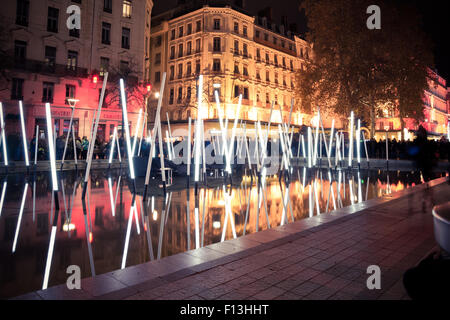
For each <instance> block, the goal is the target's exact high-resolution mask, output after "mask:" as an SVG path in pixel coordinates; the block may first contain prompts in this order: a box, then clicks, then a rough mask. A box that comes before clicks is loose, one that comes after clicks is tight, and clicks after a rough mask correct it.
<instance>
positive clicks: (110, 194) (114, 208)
mask: <svg viewBox="0 0 450 320" xmlns="http://www.w3.org/2000/svg"><path fill="white" fill-rule="evenodd" d="M108 187H109V199H110V201H111V214H112V216H113V217H114V216H115V213H116V206H115V204H114V198H113V191H112V182H111V177H108Z"/></svg>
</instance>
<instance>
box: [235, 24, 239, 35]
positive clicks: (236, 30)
mask: <svg viewBox="0 0 450 320" xmlns="http://www.w3.org/2000/svg"><path fill="white" fill-rule="evenodd" d="M234 32H236V33H239V23H237V22H235V23H234Z"/></svg>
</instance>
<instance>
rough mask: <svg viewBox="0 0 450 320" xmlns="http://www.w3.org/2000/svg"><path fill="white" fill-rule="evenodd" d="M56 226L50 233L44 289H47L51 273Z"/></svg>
mask: <svg viewBox="0 0 450 320" xmlns="http://www.w3.org/2000/svg"><path fill="white" fill-rule="evenodd" d="M55 236H56V226H52V232H51V234H50V244H49V247H48V254H47V262H46V263H45V273H44V283H43V284H42V290H45V289H47V286H48V278H49V275H50V266H51V262H52V257H53V248H54V247H55Z"/></svg>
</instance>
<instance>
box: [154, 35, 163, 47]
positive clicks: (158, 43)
mask: <svg viewBox="0 0 450 320" xmlns="http://www.w3.org/2000/svg"><path fill="white" fill-rule="evenodd" d="M161 44H162V37H161V36H157V37H156V45H155V47H160V46H161Z"/></svg>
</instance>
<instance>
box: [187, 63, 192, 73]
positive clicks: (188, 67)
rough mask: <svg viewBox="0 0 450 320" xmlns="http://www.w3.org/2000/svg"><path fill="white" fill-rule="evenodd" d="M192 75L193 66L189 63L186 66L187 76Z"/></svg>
mask: <svg viewBox="0 0 450 320" xmlns="http://www.w3.org/2000/svg"><path fill="white" fill-rule="evenodd" d="M191 74H192V65H191V63H190V62H188V63H187V65H186V76H187V77H190V76H191Z"/></svg>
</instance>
